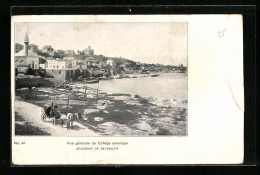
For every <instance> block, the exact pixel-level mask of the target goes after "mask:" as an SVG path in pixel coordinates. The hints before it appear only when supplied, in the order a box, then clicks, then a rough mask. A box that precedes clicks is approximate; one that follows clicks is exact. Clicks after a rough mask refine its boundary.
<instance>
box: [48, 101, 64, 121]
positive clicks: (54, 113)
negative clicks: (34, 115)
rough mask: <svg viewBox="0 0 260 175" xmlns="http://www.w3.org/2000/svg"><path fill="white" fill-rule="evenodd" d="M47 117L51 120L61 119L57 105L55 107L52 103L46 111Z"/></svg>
mask: <svg viewBox="0 0 260 175" xmlns="http://www.w3.org/2000/svg"><path fill="white" fill-rule="evenodd" d="M45 113H46V115H47V116H49V117H50V118H52V117H54V118H55V119H58V118H60V116H61V115H60V113H59V111H58V106H57V105H54V104H53V103H52V105H51V106H49V107H48V108H47V109H46V111H45Z"/></svg>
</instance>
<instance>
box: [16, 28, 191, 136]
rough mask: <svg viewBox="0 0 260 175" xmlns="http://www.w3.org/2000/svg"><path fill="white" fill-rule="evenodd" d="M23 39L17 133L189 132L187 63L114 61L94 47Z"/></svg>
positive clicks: (18, 61) (18, 57) (18, 48)
mask: <svg viewBox="0 0 260 175" xmlns="http://www.w3.org/2000/svg"><path fill="white" fill-rule="evenodd" d="M23 42H24V44H20V43H15V48H14V49H15V54H14V66H15V67H14V68H15V83H14V86H15V134H16V135H53V136H100V135H111V136H114V135H115V136H117V135H118V136H120V135H178V136H184V135H186V134H187V127H186V126H187V118H186V116H187V72H186V70H187V67H185V66H183V65H182V64H180V65H177V66H176V65H162V64H148V63H141V62H136V61H133V60H130V59H126V58H122V57H107V56H104V55H97V54H95V50H94V48H92V47H91V46H86V49H83V50H77V51H75V50H56V49H55V48H53V47H52V46H51V45H44V46H43V47H42V48H39V46H37V45H36V44H34V43H31V42H30V39H29V35H28V33H25V37H24V39H23ZM47 44H48V43H47ZM48 109H49V110H48ZM48 111H49V112H48ZM50 111H51V112H50ZM64 128H67V130H70V131H69V132H66V129H65V130H64Z"/></svg>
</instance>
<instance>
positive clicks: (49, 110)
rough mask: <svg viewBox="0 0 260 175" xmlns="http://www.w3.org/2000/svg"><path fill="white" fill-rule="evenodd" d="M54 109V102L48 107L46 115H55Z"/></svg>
mask: <svg viewBox="0 0 260 175" xmlns="http://www.w3.org/2000/svg"><path fill="white" fill-rule="evenodd" d="M53 110H54V105H53V103H52V104H51V106H49V107H48V108H47V109H46V111H45V113H46V115H47V116H48V117H53Z"/></svg>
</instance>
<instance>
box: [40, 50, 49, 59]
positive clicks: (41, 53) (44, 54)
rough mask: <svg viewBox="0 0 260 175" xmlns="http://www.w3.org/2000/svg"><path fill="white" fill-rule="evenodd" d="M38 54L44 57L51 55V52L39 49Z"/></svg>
mask: <svg viewBox="0 0 260 175" xmlns="http://www.w3.org/2000/svg"><path fill="white" fill-rule="evenodd" d="M37 55H40V56H43V57H45V58H46V57H50V54H49V53H48V52H42V51H40V50H38V51H37Z"/></svg>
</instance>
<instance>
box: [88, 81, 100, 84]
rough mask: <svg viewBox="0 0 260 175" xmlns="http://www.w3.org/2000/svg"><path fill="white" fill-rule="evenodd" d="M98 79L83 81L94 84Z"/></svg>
mask: <svg viewBox="0 0 260 175" xmlns="http://www.w3.org/2000/svg"><path fill="white" fill-rule="evenodd" d="M98 82H99V80H84V83H86V84H94V83H98Z"/></svg>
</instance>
